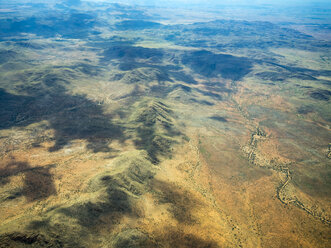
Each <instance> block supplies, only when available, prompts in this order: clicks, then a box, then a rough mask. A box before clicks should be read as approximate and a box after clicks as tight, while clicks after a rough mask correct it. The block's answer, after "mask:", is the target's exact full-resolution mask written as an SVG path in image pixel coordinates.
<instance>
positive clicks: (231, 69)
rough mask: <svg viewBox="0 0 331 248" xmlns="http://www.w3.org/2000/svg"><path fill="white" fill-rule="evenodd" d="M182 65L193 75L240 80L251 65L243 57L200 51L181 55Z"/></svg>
mask: <svg viewBox="0 0 331 248" xmlns="http://www.w3.org/2000/svg"><path fill="white" fill-rule="evenodd" d="M182 63H183V64H184V65H186V66H189V67H190V68H191V69H192V70H193V71H194V72H195V73H198V74H200V75H202V76H205V77H208V78H210V77H217V76H219V75H221V76H222V77H223V78H225V79H231V80H240V79H242V78H243V77H244V76H245V75H247V74H248V73H250V72H251V71H252V67H253V63H252V61H251V60H249V59H248V58H245V57H236V56H232V55H229V54H214V53H212V52H209V51H206V50H201V51H195V52H188V53H186V54H184V55H183V57H182Z"/></svg>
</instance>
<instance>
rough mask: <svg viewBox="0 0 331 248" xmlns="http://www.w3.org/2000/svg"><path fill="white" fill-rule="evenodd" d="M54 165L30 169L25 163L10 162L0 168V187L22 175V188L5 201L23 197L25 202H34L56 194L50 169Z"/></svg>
mask: <svg viewBox="0 0 331 248" xmlns="http://www.w3.org/2000/svg"><path fill="white" fill-rule="evenodd" d="M53 167H55V165H53V164H50V165H47V166H37V167H31V166H30V164H29V163H27V162H19V161H12V162H10V163H8V164H6V165H4V166H1V167H0V185H5V184H8V183H10V177H12V176H17V175H20V174H22V175H23V177H24V179H23V181H24V184H23V187H22V188H21V189H20V190H19V191H15V192H12V194H10V195H8V196H7V197H6V199H5V200H13V199H16V198H18V197H20V196H25V198H26V200H27V201H29V202H31V201H36V200H41V199H45V198H48V197H49V196H51V195H55V194H56V188H55V185H54V181H53V176H52V174H51V172H50V169H51V168H53Z"/></svg>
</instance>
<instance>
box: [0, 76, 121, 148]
mask: <svg viewBox="0 0 331 248" xmlns="http://www.w3.org/2000/svg"><path fill="white" fill-rule="evenodd" d="M19 91H20V92H22V93H24V94H25V95H14V94H12V93H9V92H6V91H5V90H3V89H0V129H8V128H12V127H24V126H28V125H30V124H32V123H37V122H40V121H42V120H47V121H48V128H49V129H54V137H53V139H54V141H55V144H54V146H53V147H51V148H50V149H49V150H50V151H51V152H53V151H57V150H60V149H62V148H63V147H64V146H65V145H67V144H69V143H70V142H71V141H72V140H76V139H83V140H86V141H87V142H88V143H89V144H88V145H87V148H88V149H90V150H92V151H93V152H107V151H110V148H109V144H110V143H111V142H112V140H114V139H116V140H119V141H121V142H122V141H123V140H124V139H125V137H124V134H123V129H122V128H121V127H120V126H119V125H116V124H114V123H113V122H112V117H111V115H109V114H104V112H103V109H102V106H100V105H98V104H97V103H95V102H93V101H91V100H89V99H87V98H86V96H85V95H70V94H68V93H67V92H66V89H65V87H64V86H62V85H60V83H58V82H57V81H56V80H53V82H52V84H48V83H47V82H41V83H39V84H37V85H32V86H23V87H21V88H20V89H19ZM35 145H37V146H38V144H35Z"/></svg>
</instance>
